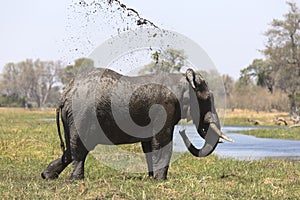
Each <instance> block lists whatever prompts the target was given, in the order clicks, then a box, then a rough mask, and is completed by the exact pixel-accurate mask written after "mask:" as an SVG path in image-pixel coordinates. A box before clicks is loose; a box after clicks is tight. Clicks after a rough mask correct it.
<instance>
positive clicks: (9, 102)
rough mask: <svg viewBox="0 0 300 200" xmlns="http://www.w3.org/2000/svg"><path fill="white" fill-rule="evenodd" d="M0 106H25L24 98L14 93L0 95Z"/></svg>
mask: <svg viewBox="0 0 300 200" xmlns="http://www.w3.org/2000/svg"><path fill="white" fill-rule="evenodd" d="M0 107H25V98H20V97H18V96H16V95H12V96H7V95H2V96H0Z"/></svg>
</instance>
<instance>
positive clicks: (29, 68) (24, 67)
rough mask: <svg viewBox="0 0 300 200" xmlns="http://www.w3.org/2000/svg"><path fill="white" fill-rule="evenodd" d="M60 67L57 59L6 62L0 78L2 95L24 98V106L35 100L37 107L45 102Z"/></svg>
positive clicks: (56, 79)
mask: <svg viewBox="0 0 300 200" xmlns="http://www.w3.org/2000/svg"><path fill="white" fill-rule="evenodd" d="M61 68H62V64H61V62H59V61H57V62H54V61H40V60H36V61H34V62H33V61H32V60H31V59H27V60H25V61H22V62H19V63H8V64H6V65H5V66H4V70H3V75H2V78H1V84H0V85H1V87H2V88H3V91H2V93H3V95H5V96H8V97H15V98H16V99H17V98H24V106H25V108H28V106H29V101H34V102H36V104H37V106H38V107H39V108H41V107H43V105H44V104H45V103H46V101H47V99H48V97H49V94H50V92H51V90H52V88H53V86H54V84H55V83H57V82H58V71H59V70H60V69H61Z"/></svg>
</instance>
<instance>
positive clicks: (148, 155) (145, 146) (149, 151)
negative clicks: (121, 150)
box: [142, 141, 153, 177]
mask: <svg viewBox="0 0 300 200" xmlns="http://www.w3.org/2000/svg"><path fill="white" fill-rule="evenodd" d="M142 148H143V152H144V153H145V155H146V160H147V165H148V175H149V176H150V177H152V176H153V162H152V145H151V141H145V142H142Z"/></svg>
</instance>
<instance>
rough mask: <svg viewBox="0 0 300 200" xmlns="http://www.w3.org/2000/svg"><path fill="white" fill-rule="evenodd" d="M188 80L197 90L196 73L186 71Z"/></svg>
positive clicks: (190, 70)
mask: <svg viewBox="0 0 300 200" xmlns="http://www.w3.org/2000/svg"><path fill="white" fill-rule="evenodd" d="M185 76H186V80H187V81H188V82H189V83H190V85H191V86H192V88H193V89H196V82H195V72H194V70H192V69H188V70H186V73H185Z"/></svg>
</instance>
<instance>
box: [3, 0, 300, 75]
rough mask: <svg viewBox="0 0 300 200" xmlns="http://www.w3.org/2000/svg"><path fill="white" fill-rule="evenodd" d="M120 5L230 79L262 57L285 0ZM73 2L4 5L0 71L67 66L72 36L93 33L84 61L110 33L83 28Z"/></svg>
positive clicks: (161, 0)
mask: <svg viewBox="0 0 300 200" xmlns="http://www.w3.org/2000/svg"><path fill="white" fill-rule="evenodd" d="M120 1H121V2H122V3H124V4H126V5H127V7H131V8H134V9H135V10H136V11H138V12H139V14H140V16H141V17H143V18H146V19H148V20H150V21H152V22H153V23H154V24H156V25H158V26H159V27H161V28H164V29H168V30H172V31H175V32H178V33H181V34H183V35H185V36H187V37H189V38H190V39H192V40H193V41H195V42H196V43H197V44H199V45H200V46H201V47H202V48H203V49H204V50H205V51H206V53H207V54H208V55H209V57H210V58H211V59H212V61H213V62H214V64H215V66H216V68H217V69H218V71H219V72H220V73H221V74H228V75H230V76H232V77H233V78H235V79H237V78H238V77H239V74H240V70H241V69H243V68H245V67H247V66H248V65H249V64H250V63H251V62H252V61H253V59H255V58H261V57H262V54H261V53H260V52H259V50H261V49H263V48H264V44H265V43H266V37H265V36H264V35H263V33H264V32H265V31H266V30H267V29H268V28H269V27H270V26H269V25H270V22H271V21H272V19H282V16H283V15H284V14H285V13H287V12H288V6H287V4H286V1H285V0H245V1H241V0H210V1H203V0H185V1H178V0H176V1H174V0H151V1H150V0H147V1H146V0H120ZM74 2H77V1H76V0H51V1H45V0H44V1H41V0H26V1H23V0H9V1H3V2H2V3H1V7H0V71H2V68H3V66H4V65H5V64H6V63H8V62H20V61H23V60H25V59H27V58H30V59H41V60H63V61H66V62H70V60H71V59H74V56H77V55H78V53H77V54H76V53H74V51H71V50H70V49H71V48H73V47H74V45H75V46H76V42H77V41H78V40H80V38H79V39H78V40H75V39H74V37H76V36H77V37H82V34H84V33H89V34H91V33H93V32H97V37H95V36H93V35H91V36H85V37H91V39H92V42H91V44H90V46H89V47H87V48H86V50H83V51H82V52H81V54H80V56H88V54H89V53H90V51H91V50H92V49H93V48H95V47H96V46H97V45H99V44H101V43H102V42H104V41H105V40H107V39H108V38H110V37H111V36H112V35H114V34H115V33H114V32H112V31H111V29H110V28H111V27H107V29H106V26H111V25H109V24H107V23H106V24H105V23H104V24H102V25H101V23H102V22H101V20H99V18H98V19H97V20H96V21H93V23H92V24H90V26H84V23H91V22H87V21H86V19H85V20H82V19H80V18H82V17H80V16H82V15H78V12H81V14H82V13H84V10H80V11H79V10H78V8H77V9H74V8H73V7H72V5H74ZM296 3H297V1H296ZM299 3H300V2H299ZM299 3H298V6H299ZM99 14H100V13H99ZM94 15H97V13H96V14H94ZM91 27H100V28H98V29H94V28H91ZM79 29H80V30H79ZM84 29H87V30H84ZM71 38H72V39H71ZM70 43H72V44H70ZM85 45H88V43H87V44H85ZM73 53H74V54H73ZM72 54H73V55H72Z"/></svg>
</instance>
